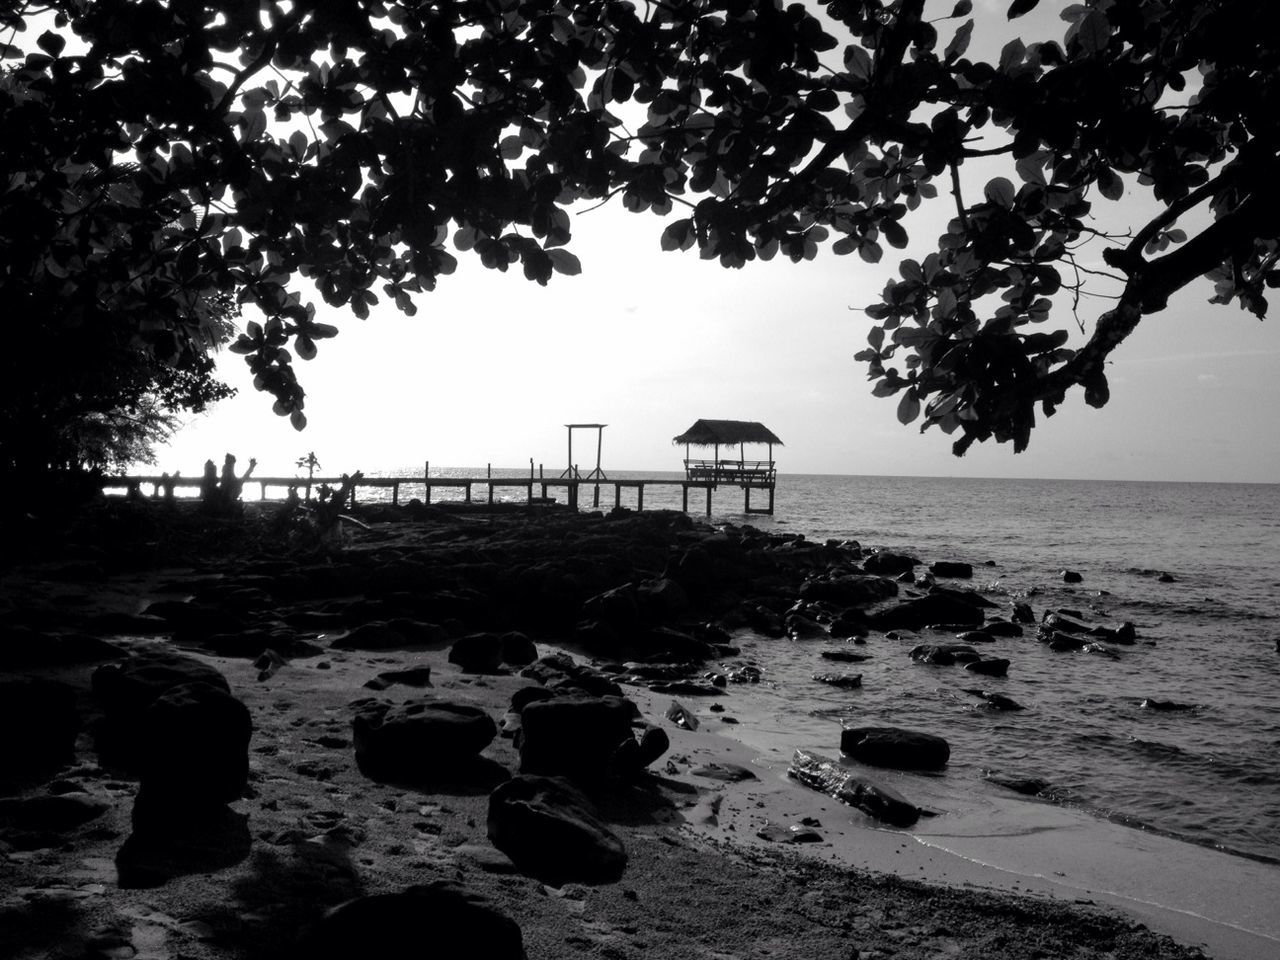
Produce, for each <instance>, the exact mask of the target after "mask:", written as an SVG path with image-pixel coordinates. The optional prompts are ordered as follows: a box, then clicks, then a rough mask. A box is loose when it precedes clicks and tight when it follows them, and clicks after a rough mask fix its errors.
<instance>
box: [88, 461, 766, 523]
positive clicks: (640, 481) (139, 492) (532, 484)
mask: <svg viewBox="0 0 1280 960" xmlns="http://www.w3.org/2000/svg"><path fill="white" fill-rule="evenodd" d="M738 465H739V461H726V462H725V463H724V464H723V465H722V466H721V468H720V469H719V470H712V471H709V472H708V471H702V472H698V473H695V472H691V471H689V470H686V473H685V476H684V477H683V478H681V479H671V478H666V477H638V478H629V479H617V478H614V479H606V478H604V477H593V478H586V477H572V476H571V477H546V476H542V475H539V476H537V477H534V476H532V474H531V475H530V476H527V477H495V476H492V475H491V474H487V475H486V476H476V477H442V476H435V477H433V476H430V474H429V473H427V474H426V475H418V476H402V477H362V478H361V479H360V480H359V481H358V482H357V483H356V484H355V487H354V488H353V489H352V492H351V500H352V504H353V505H354V504H355V503H356V501H357V498H358V497H359V495H360V491H362V490H387V489H389V490H390V491H391V500H390V502H391V503H392V504H399V503H400V501H401V498H402V497H403V496H409V497H413V496H417V497H419V498H420V499H421V500H422V502H423V503H431V500H432V494H433V492H434V491H436V490H440V489H446V490H461V491H462V494H463V500H464V501H465V502H466V503H475V502H484V501H486V500H487V502H488V503H493V502H494V501H495V497H496V496H497V494H498V492H499V491H502V490H509V491H518V490H523V491H524V500H525V503H526V504H528V505H529V506H535V505H538V504H546V503H552V502H556V501H555V498H553V497H552V496H551V494H552V493H553V492H558V491H560V490H563V491H564V496H565V500H566V502H567V504H568V506H570V507H572V508H573V509H578V507H579V503H580V502H581V498H582V495H583V488H590V496H591V501H592V507H593V508H596V507H599V506H600V488H601V487H605V488H608V487H613V506H614V507H621V506H623V502H622V491H623V490H634V491H635V504H634V507H633V509H636V510H643V509H644V494H645V488H646V487H666V488H671V487H679V488H680V503H681V509H682V510H683V511H684V512H685V513H688V512H689V491H690V490H692V491H694V492H695V496H696V493H697V491H705V493H706V497H705V502H706V515H707V516H711V492H712V491H713V490H715V489H717V488H718V487H719V486H737V487H740V488H741V489H742V490H743V491H744V495H745V500H744V504H743V510H744V512H746V513H773V497H774V487H775V484H776V481H777V474H776V473H775V472H774V471H773V470H772V469H770V470H768V471H758V470H757V471H756V472H754V473H752V474H751V475H749V476H748V475H745V474H742V473H741V472H740V471H737V470H736V469H735V468H737V467H738ZM539 473H541V471H539ZM343 482H344V480H343V478H342V477H312V478H311V480H310V484H309V485H310V488H311V490H312V491H313V492H314V490H315V489H316V488H318V487H319V486H320V485H321V484H327V485H329V486H330V487H332V488H334V489H336V488H338V487H340V486H341V485H342V483H343ZM201 483H202V481H201V478H200V477H178V478H173V477H167V476H152V475H130V476H113V477H104V478H103V479H102V487H103V489H104V490H108V489H124V490H125V492H126V495H127V496H129V497H132V498H142V499H159V498H160V497H161V495H162V492H163V491H164V490H165V488H166V487H172V488H173V489H174V490H178V489H182V490H192V489H194V490H199V489H200V486H201ZM244 485H245V489H246V494H247V491H248V490H250V489H252V487H253V486H255V485H256V486H257V487H258V499H259V500H268V499H270V500H284V499H285V498H286V496H287V495H288V491H289V489H290V488H291V487H292V488H294V489H295V490H296V491H297V492H298V496H300V497H305V496H306V492H307V487H308V481H307V478H306V477H296V476H295V477H258V476H252V477H250V478H249V479H248V480H246V481H244ZM752 490H757V491H767V492H768V496H769V500H768V506H767V507H764V508H761V507H753V506H752V505H751V491H752ZM268 491H270V493H271V495H270V496H268ZM535 491H537V495H536V496H535ZM183 499H189V498H185V497H184V498H183ZM245 499H248V497H247V496H246V497H245ZM628 499H631V498H630V497H628ZM628 506H630V504H628Z"/></svg>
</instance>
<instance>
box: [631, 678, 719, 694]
mask: <svg viewBox="0 0 1280 960" xmlns="http://www.w3.org/2000/svg"><path fill="white" fill-rule="evenodd" d="M648 687H649V689H650V690H652V691H653V692H654V693H669V694H671V695H673V696H682V697H718V696H720V695H721V694H722V693H723V692H724V691H723V689H721V688H720V687H719V686H717V685H716V684H714V683H711V682H708V681H705V680H657V681H654V682H653V683H650V684H648Z"/></svg>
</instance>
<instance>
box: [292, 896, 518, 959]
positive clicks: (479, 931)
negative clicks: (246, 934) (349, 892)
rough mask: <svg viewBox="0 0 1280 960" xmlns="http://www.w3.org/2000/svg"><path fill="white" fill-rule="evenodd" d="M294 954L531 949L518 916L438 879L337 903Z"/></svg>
mask: <svg viewBox="0 0 1280 960" xmlns="http://www.w3.org/2000/svg"><path fill="white" fill-rule="evenodd" d="M294 956H296V957H299V958H302V957H305V958H307V960H351V958H353V957H367V956H381V957H387V958H398V957H408V956H415V957H416V956H421V957H428V956H430V957H442V958H452V957H484V958H485V960H524V956H525V953H524V941H523V937H522V936H521V933H520V927H519V926H518V925H517V924H516V922H515V921H514V920H512V919H511V918H510V917H508V916H507V915H506V914H504V913H502V912H501V911H499V910H497V909H496V908H494V907H492V906H490V905H489V904H488V903H487V902H486V901H484V900H483V899H481V898H479V897H477V896H476V895H474V894H472V893H470V892H468V891H466V890H464V889H462V888H461V887H459V886H457V885H455V884H453V883H450V882H448V881H436V882H434V883H431V884H425V885H420V886H412V887H409V888H408V889H406V890H403V891H400V892H399V893H377V894H372V895H370V896H365V897H359V898H357V899H355V900H349V901H347V902H346V903H343V904H341V905H339V906H337V907H334V908H333V909H332V910H330V911H328V912H327V913H326V914H325V915H324V916H323V917H322V918H321V919H320V920H319V921H318V922H317V923H316V924H315V925H314V926H313V927H311V929H310V930H308V931H307V932H306V934H304V936H303V937H302V938H301V940H300V941H299V943H298V945H297V948H296V951H295V954H294Z"/></svg>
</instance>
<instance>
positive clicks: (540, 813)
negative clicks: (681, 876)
mask: <svg viewBox="0 0 1280 960" xmlns="http://www.w3.org/2000/svg"><path fill="white" fill-rule="evenodd" d="M526 712H527V711H526ZM488 832H489V840H490V842H491V843H492V844H493V845H494V846H495V847H497V848H498V849H499V850H501V851H502V852H503V853H505V854H506V855H507V856H508V857H510V858H511V860H512V862H514V863H515V864H516V866H517V867H519V868H520V870H521V871H522V872H523V873H525V874H527V875H529V876H532V877H535V878H537V879H539V880H542V881H543V882H544V883H549V884H552V885H555V886H560V885H562V884H565V883H611V882H613V881H616V880H618V879H619V878H620V877H621V876H622V872H623V870H624V869H625V868H626V864H627V853H626V850H625V848H624V847H623V845H622V841H621V840H620V839H619V838H618V836H617V834H615V833H614V832H613V831H612V830H610V829H609V827H608V825H607V824H605V822H604V821H603V820H602V819H601V818H600V815H599V814H598V813H597V812H596V809H595V807H594V806H593V805H592V804H591V802H590V801H589V800H588V799H587V798H586V797H585V796H584V795H583V794H582V793H581V792H579V791H578V790H577V788H575V787H574V786H573V784H571V783H570V782H569V781H568V780H565V779H563V778H561V777H540V776H523V775H522V776H518V777H513V778H512V779H510V780H508V781H507V782H506V783H504V784H501V785H500V786H499V787H498V788H497V789H496V790H494V791H493V793H492V794H490V796H489V817H488ZM467 955H468V956H471V955H477V954H470V953H468V954H467Z"/></svg>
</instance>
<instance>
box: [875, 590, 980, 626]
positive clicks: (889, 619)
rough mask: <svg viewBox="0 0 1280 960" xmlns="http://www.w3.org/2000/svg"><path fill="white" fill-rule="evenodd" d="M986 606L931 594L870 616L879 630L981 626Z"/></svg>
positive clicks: (943, 595) (946, 595) (948, 596)
mask: <svg viewBox="0 0 1280 960" xmlns="http://www.w3.org/2000/svg"><path fill="white" fill-rule="evenodd" d="M983 619H984V617H983V613H982V608H981V607H979V606H976V605H974V604H972V603H969V602H967V601H965V600H961V599H959V598H958V597H954V596H951V595H950V594H938V593H931V594H929V595H928V596H924V597H919V598H917V599H915V600H906V601H904V602H902V603H900V604H898V605H897V606H894V607H890V608H889V609H887V610H881V611H879V612H878V613H874V614H871V615H870V616H868V617H867V622H868V623H870V624H871V626H872V627H874V628H875V629H876V630H919V629H921V628H922V627H927V626H929V624H931V623H954V624H964V625H966V626H974V627H977V626H981V624H982V621H983Z"/></svg>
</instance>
